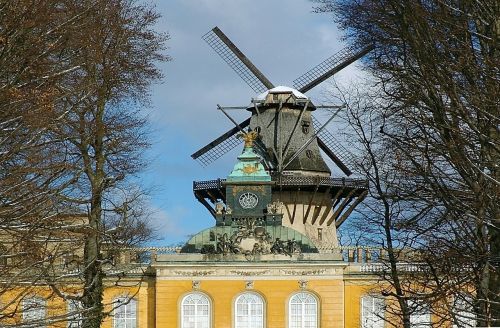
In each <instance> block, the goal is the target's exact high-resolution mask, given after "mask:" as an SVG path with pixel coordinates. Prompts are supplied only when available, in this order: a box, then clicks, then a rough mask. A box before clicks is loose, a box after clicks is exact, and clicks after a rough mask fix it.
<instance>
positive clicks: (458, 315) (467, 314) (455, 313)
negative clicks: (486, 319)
mask: <svg viewBox="0 0 500 328" xmlns="http://www.w3.org/2000/svg"><path fill="white" fill-rule="evenodd" d="M472 301H473V297H472V296H471V295H468V294H466V293H460V294H459V295H458V297H457V296H453V304H452V307H451V311H452V320H453V322H452V328H459V327H463V328H473V327H477V316H476V314H475V313H474V307H473V306H472V305H471V304H470V303H472ZM458 302H463V303H462V304H461V305H458ZM464 303H465V304H464ZM463 305H465V306H463ZM459 306H462V307H459ZM456 320H459V321H461V322H460V324H461V325H460V326H458V325H457V324H456ZM464 324H466V325H464ZM470 324H472V325H470Z"/></svg>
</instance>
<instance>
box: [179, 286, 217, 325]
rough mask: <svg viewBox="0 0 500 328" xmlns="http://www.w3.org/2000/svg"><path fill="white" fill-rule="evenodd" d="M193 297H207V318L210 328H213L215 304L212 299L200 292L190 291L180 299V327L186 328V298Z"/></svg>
mask: <svg viewBox="0 0 500 328" xmlns="http://www.w3.org/2000/svg"><path fill="white" fill-rule="evenodd" d="M191 295H200V296H203V297H205V298H206V299H207V300H208V316H207V318H208V327H209V328H212V324H213V317H212V316H213V302H212V298H211V297H210V296H209V295H208V294H206V293H203V292H200V291H190V292H189V293H185V294H183V295H182V296H181V297H180V298H179V327H180V328H185V324H184V301H185V300H186V298H188V297H189V296H191ZM197 328H199V327H197Z"/></svg>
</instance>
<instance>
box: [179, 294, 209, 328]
mask: <svg viewBox="0 0 500 328" xmlns="http://www.w3.org/2000/svg"><path fill="white" fill-rule="evenodd" d="M181 328H210V300H209V299H208V297H207V296H205V295H203V294H201V293H192V294H188V295H186V296H184V298H183V299H182V302H181Z"/></svg>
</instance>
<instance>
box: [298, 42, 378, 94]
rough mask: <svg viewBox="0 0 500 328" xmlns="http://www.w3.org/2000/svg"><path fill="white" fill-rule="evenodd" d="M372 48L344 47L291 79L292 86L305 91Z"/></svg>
mask: <svg viewBox="0 0 500 328" xmlns="http://www.w3.org/2000/svg"><path fill="white" fill-rule="evenodd" d="M372 50H373V46H368V47H366V48H364V49H362V50H361V51H353V49H352V48H350V47H347V48H344V49H342V50H340V51H339V52H337V53H336V54H334V55H333V56H331V57H330V58H328V59H326V60H324V61H323V62H322V63H320V64H318V65H316V66H315V67H313V68H312V69H310V70H309V71H308V72H307V73H305V74H303V75H302V76H299V77H298V78H297V79H295V80H293V87H294V88H295V89H297V90H299V91H300V92H303V93H304V92H307V91H309V90H311V89H312V88H314V87H315V86H317V85H318V84H320V83H321V82H323V81H325V80H326V79H328V78H329V77H331V76H333V75H334V74H335V73H337V72H339V71H340V70H342V69H343V68H345V67H347V66H349V65H350V64H352V63H353V62H355V61H356V60H358V59H359V58H361V57H363V56H364V55H366V54H367V53H369V52H370V51H372Z"/></svg>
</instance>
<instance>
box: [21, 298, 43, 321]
mask: <svg viewBox="0 0 500 328" xmlns="http://www.w3.org/2000/svg"><path fill="white" fill-rule="evenodd" d="M22 310H23V321H24V322H26V323H28V322H33V323H35V322H38V324H37V325H36V326H37V327H45V325H44V324H43V323H42V322H43V320H44V319H45V314H46V311H47V302H46V301H45V300H44V299H43V298H41V297H30V298H25V299H24V300H23V302H22Z"/></svg>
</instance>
